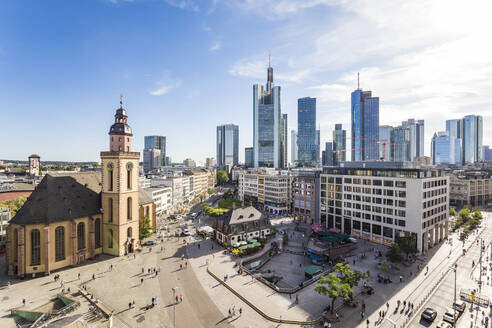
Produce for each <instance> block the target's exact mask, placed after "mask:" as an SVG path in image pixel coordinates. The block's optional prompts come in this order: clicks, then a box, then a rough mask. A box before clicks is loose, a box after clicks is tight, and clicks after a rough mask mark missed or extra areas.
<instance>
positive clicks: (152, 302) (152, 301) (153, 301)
mask: <svg viewBox="0 0 492 328" xmlns="http://www.w3.org/2000/svg"><path fill="white" fill-rule="evenodd" d="M152 306H154V298H153V297H152Z"/></svg>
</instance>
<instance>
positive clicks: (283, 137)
mask: <svg viewBox="0 0 492 328" xmlns="http://www.w3.org/2000/svg"><path fill="white" fill-rule="evenodd" d="M280 123H281V124H280V148H281V150H282V152H281V158H280V164H281V166H280V168H282V169H285V168H287V167H288V157H287V151H288V149H289V148H288V142H287V140H288V138H289V135H288V126H287V123H288V122H287V114H282V119H281V121H280Z"/></svg>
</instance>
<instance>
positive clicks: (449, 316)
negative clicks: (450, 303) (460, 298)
mask: <svg viewBox="0 0 492 328" xmlns="http://www.w3.org/2000/svg"><path fill="white" fill-rule="evenodd" d="M456 319H458V313H456V317H455V316H454V310H453V309H447V310H446V312H444V314H443V315H442V320H444V321H447V322H449V323H454V322H455V321H456Z"/></svg>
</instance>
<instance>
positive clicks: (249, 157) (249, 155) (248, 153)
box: [244, 147, 255, 167]
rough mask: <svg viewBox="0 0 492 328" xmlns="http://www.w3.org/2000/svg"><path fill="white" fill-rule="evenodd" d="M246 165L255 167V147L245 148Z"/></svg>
mask: <svg viewBox="0 0 492 328" xmlns="http://www.w3.org/2000/svg"><path fill="white" fill-rule="evenodd" d="M244 165H246V167H253V166H254V165H255V161H254V150H253V147H246V148H244Z"/></svg>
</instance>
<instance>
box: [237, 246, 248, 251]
mask: <svg viewBox="0 0 492 328" xmlns="http://www.w3.org/2000/svg"><path fill="white" fill-rule="evenodd" d="M246 248H248V246H247V245H244V246H241V247H239V249H240V250H242V251H244V250H246Z"/></svg>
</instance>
